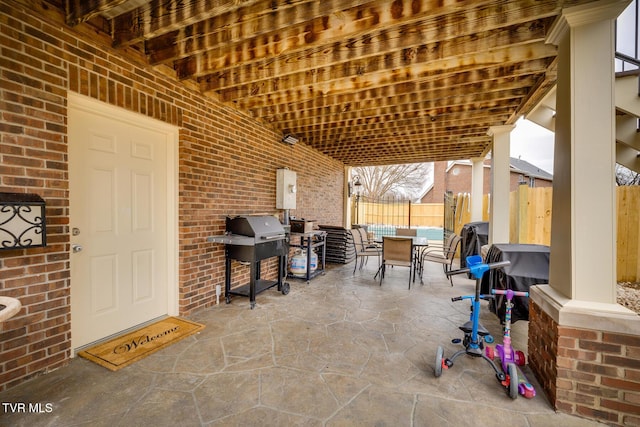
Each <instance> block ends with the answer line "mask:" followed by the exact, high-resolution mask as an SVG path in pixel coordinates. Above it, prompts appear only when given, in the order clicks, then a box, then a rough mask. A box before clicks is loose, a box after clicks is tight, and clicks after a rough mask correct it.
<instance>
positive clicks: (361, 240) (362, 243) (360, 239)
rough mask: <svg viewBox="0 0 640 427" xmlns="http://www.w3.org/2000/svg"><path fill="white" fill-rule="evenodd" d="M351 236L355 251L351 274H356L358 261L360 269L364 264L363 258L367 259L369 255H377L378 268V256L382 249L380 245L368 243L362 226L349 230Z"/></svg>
mask: <svg viewBox="0 0 640 427" xmlns="http://www.w3.org/2000/svg"><path fill="white" fill-rule="evenodd" d="M349 232H350V233H351V236H352V238H353V245H354V248H355V252H356V262H355V265H354V266H353V274H356V269H357V268H358V262H360V269H361V270H362V267H363V266H364V262H365V260H368V259H369V257H372V256H374V257H377V258H378V269H379V268H380V256H381V255H382V250H381V248H380V246H378V245H376V244H375V243H368V241H367V231H366V230H365V229H364V228H356V229H351V230H349Z"/></svg>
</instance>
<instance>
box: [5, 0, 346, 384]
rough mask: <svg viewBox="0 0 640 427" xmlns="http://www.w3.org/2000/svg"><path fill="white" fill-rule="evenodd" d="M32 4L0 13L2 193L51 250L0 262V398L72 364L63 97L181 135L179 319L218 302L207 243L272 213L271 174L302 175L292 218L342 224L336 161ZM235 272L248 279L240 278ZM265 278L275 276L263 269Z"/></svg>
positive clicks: (218, 265) (219, 276)
mask: <svg viewBox="0 0 640 427" xmlns="http://www.w3.org/2000/svg"><path fill="white" fill-rule="evenodd" d="M39 5H40V3H37V4H35V5H33V7H30V8H29V9H26V8H25V7H23V6H20V5H18V3H15V2H13V1H12V0H8V1H3V2H2V3H0V47H1V48H2V56H3V58H2V61H1V62H0V78H1V81H2V86H1V87H0V115H1V117H2V120H0V144H1V145H0V165H1V166H0V168H1V169H0V191H3V192H21V193H22V192H24V193H37V194H39V195H41V196H42V197H43V199H45V202H46V206H47V209H46V215H47V243H48V245H47V247H46V248H39V249H30V250H10V251H0V294H2V295H8V296H12V297H16V298H19V299H20V301H21V303H22V304H23V308H22V310H21V312H20V313H19V315H17V316H16V317H14V318H12V319H10V320H9V321H7V322H5V323H4V324H3V325H2V329H1V330H0V390H3V389H5V388H8V387H11V386H13V385H16V384H18V383H20V382H21V381H24V380H25V379H27V378H29V377H31V376H33V375H36V374H38V373H41V372H43V371H46V370H50V369H55V368H57V367H59V366H61V365H63V364H65V363H66V362H67V361H68V360H69V358H70V357H71V351H72V349H71V348H70V322H71V318H70V298H72V297H73V295H72V283H71V277H70V265H69V251H70V240H69V190H68V189H69V182H68V172H67V171H68V164H67V145H66V144H67V135H66V131H67V129H66V114H67V110H66V108H67V99H66V97H67V91H68V90H71V91H74V92H77V93H80V94H82V95H86V96H90V97H92V98H95V99H98V100H100V101H103V102H105V103H108V104H112V105H115V106H118V107H122V108H125V109H127V110H130V111H132V112H135V113H138V114H142V115H145V116H149V117H152V118H155V119H158V120H162V121H164V122H166V123H170V124H173V125H176V126H179V127H180V133H179V152H178V162H179V188H178V191H179V212H178V216H179V224H178V228H179V247H178V250H179V267H178V268H179V272H178V274H179V307H180V308H179V310H180V314H183V315H186V314H189V313H191V312H193V311H196V310H200V309H203V308H205V307H208V306H211V305H212V304H214V303H215V285H216V284H222V283H223V281H224V253H223V249H222V247H221V246H220V245H213V244H209V243H207V242H206V237H207V236H209V235H211V234H214V233H219V232H221V231H222V230H224V218H225V216H226V215H233V214H238V213H277V211H276V209H275V182H276V169H278V168H281V167H285V166H286V167H289V168H290V169H292V170H294V171H296V172H297V173H298V193H297V194H298V196H297V199H298V209H296V210H293V211H292V212H291V214H292V215H296V216H299V217H306V218H313V219H317V220H318V221H320V222H322V223H325V224H336V225H341V224H342V221H343V209H342V206H343V199H342V194H343V189H342V185H343V174H344V168H343V165H342V164H341V163H340V162H337V161H335V160H332V159H330V158H328V157H326V156H324V155H322V154H320V153H319V152H317V151H315V150H312V149H311V148H309V147H307V146H305V145H304V144H301V143H299V144H297V145H295V146H293V147H291V146H289V145H286V144H283V143H281V142H279V139H280V138H279V134H277V133H275V132H274V131H272V130H270V129H269V128H268V127H266V126H265V125H264V124H262V123H261V122H259V121H257V120H254V119H252V118H250V117H249V116H247V115H245V114H243V113H240V112H237V111H235V110H234V109H232V108H230V107H228V106H226V105H223V104H220V103H218V102H215V101H213V100H211V99H209V98H205V97H203V96H201V95H200V94H198V93H197V91H195V90H193V88H191V87H189V86H188V83H185V84H181V83H179V82H178V81H177V80H175V79H174V78H173V77H172V75H171V73H170V72H168V71H166V70H163V69H154V68H150V67H147V66H145V65H144V61H143V60H142V58H140V57H139V56H138V55H139V54H138V53H137V52H135V51H132V50H128V49H125V50H123V51H118V50H114V49H112V48H111V47H110V43H109V40H107V39H104V38H101V36H100V35H99V33H96V32H95V31H93V30H92V29H91V28H90V27H87V26H85V25H80V26H78V27H76V28H74V29H73V30H71V29H69V28H68V27H67V26H66V25H65V24H64V23H63V22H64V21H63V17H62V15H61V14H60V13H58V12H56V11H55V10H52V9H48V10H44V9H38V8H39V7H40V6H39ZM329 206H330V207H332V209H327V207H329ZM234 265H235V264H234ZM235 269H236V270H238V272H240V273H241V275H242V274H244V275H245V277H246V275H247V271H246V270H247V268H246V267H243V266H240V265H235ZM264 273H265V276H267V277H268V276H269V275H275V269H274V268H273V266H272V265H267V266H266V268H265V271H264Z"/></svg>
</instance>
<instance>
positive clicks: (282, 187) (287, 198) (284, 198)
mask: <svg viewBox="0 0 640 427" xmlns="http://www.w3.org/2000/svg"><path fill="white" fill-rule="evenodd" d="M295 208H296V173H295V172H294V171H291V170H289V169H278V171H277V174H276V209H295Z"/></svg>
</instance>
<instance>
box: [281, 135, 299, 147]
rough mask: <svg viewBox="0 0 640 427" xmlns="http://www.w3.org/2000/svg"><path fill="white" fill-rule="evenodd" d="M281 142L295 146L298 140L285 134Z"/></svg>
mask: <svg viewBox="0 0 640 427" xmlns="http://www.w3.org/2000/svg"><path fill="white" fill-rule="evenodd" d="M282 142H284V143H286V144H291V145H293V144H295V143H296V142H298V138H296V137H295V136H293V135H291V134H290V133H286V134H285V135H284V136H283V137H282Z"/></svg>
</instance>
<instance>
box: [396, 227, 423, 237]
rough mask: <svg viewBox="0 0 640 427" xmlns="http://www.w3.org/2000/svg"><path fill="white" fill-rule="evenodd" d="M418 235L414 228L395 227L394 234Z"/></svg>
mask: <svg viewBox="0 0 640 427" xmlns="http://www.w3.org/2000/svg"><path fill="white" fill-rule="evenodd" d="M417 235H418V231H417V230H416V229H415V228H396V236H411V237H415V236H417Z"/></svg>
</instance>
